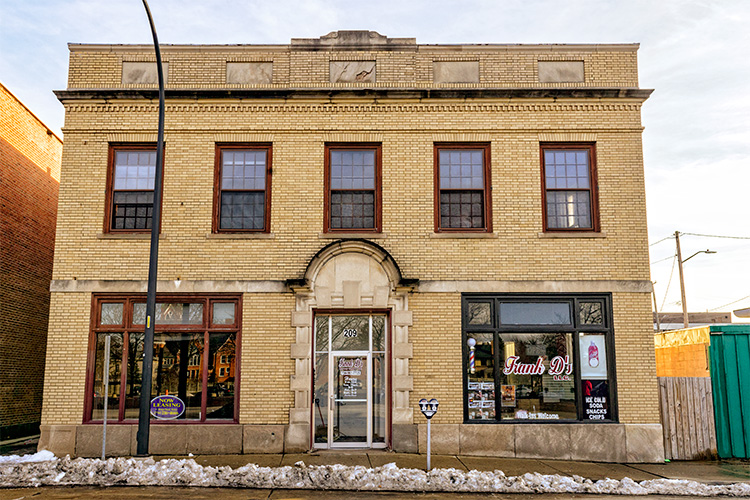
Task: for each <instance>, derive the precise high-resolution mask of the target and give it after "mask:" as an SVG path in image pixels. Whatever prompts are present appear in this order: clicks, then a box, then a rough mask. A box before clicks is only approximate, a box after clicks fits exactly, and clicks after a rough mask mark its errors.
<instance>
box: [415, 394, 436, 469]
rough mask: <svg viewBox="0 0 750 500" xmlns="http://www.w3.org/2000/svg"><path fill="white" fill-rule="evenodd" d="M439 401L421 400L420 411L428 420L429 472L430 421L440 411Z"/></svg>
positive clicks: (428, 448)
mask: <svg viewBox="0 0 750 500" xmlns="http://www.w3.org/2000/svg"><path fill="white" fill-rule="evenodd" d="M438 404H440V403H438V400H437V399H435V398H432V399H430V400H429V401H428V400H426V399H425V398H422V399H420V400H419V409H420V410H421V411H422V414H423V415H424V416H425V417H426V418H427V470H430V468H431V467H430V421H431V420H432V417H434V416H435V414H436V413H437V410H438Z"/></svg>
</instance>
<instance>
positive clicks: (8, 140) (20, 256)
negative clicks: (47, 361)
mask: <svg viewBox="0 0 750 500" xmlns="http://www.w3.org/2000/svg"><path fill="white" fill-rule="evenodd" d="M61 156H62V141H61V140H60V138H59V137H57V136H56V135H55V134H54V133H53V132H52V131H51V130H50V129H48V128H47V127H46V126H45V125H44V123H42V122H41V121H40V120H39V119H38V118H37V117H36V116H34V114H33V113H32V112H31V111H29V109H28V108H26V106H24V105H23V103H21V101H19V100H18V99H17V98H16V97H15V96H14V95H13V94H12V93H11V92H10V91H9V90H8V89H7V88H6V87H5V86H4V85H2V84H0V186H1V187H0V441H3V440H6V439H14V438H17V437H24V436H30V435H34V434H38V433H39V422H40V418H41V412H42V388H43V383H44V355H45V347H46V344H47V321H48V316H49V300H50V293H49V282H50V279H51V278H52V254H53V251H54V246H55V222H56V219H57V191H58V188H59V184H60V160H61Z"/></svg>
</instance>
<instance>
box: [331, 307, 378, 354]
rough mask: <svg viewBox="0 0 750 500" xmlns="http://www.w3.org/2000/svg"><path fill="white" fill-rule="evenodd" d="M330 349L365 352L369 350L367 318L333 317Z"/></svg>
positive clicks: (368, 323) (368, 320)
mask: <svg viewBox="0 0 750 500" xmlns="http://www.w3.org/2000/svg"><path fill="white" fill-rule="evenodd" d="M331 349H332V350H334V351H367V350H369V349H370V317H369V316H333V328H332V329H331Z"/></svg>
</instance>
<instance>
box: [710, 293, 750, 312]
mask: <svg viewBox="0 0 750 500" xmlns="http://www.w3.org/2000/svg"><path fill="white" fill-rule="evenodd" d="M745 299H750V295H746V296H745V297H742V298H741V299H737V300H735V301H734V302H730V303H729V304H724V305H723V306H719V307H714V308H713V309H709V311H718V310H719V309H724V308H725V307H727V306H731V305H732V304H736V303H737V302H742V301H743V300H745Z"/></svg>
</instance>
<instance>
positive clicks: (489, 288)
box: [419, 280, 653, 293]
mask: <svg viewBox="0 0 750 500" xmlns="http://www.w3.org/2000/svg"><path fill="white" fill-rule="evenodd" d="M652 286H653V285H652V284H651V282H650V281H648V280H528V281H506V280H488V281H469V280H466V281H461V280H455V281H451V280H444V281H443V280H421V281H420V282H419V291H420V292H429V293H464V292H480V293H586V292H591V293H606V292H622V293H651V289H652Z"/></svg>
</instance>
